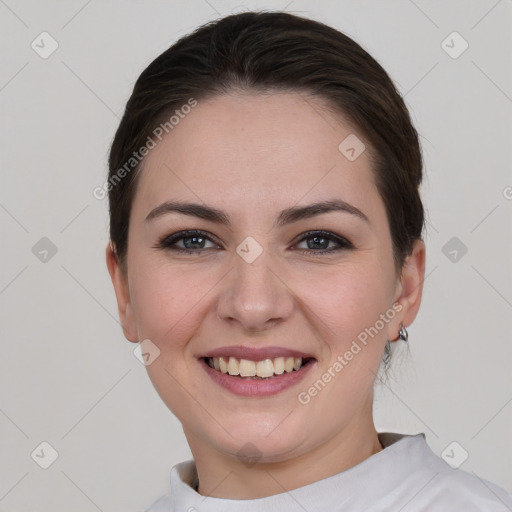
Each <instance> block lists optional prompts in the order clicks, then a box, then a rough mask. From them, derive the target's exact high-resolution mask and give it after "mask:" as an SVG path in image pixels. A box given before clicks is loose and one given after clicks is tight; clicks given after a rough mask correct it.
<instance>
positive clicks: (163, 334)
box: [132, 264, 215, 355]
mask: <svg viewBox="0 0 512 512" xmlns="http://www.w3.org/2000/svg"><path fill="white" fill-rule="evenodd" d="M132 282H133V290H134V293H133V296H132V303H133V307H134V311H135V316H136V321H137V326H138V330H139V336H143V337H144V338H149V339H150V340H151V341H153V342H154V343H155V344H156V345H157V346H158V347H159V348H160V350H161V351H162V353H163V355H165V353H166V352H172V351H176V350H182V349H183V347H184V346H185V345H186V341H187V340H188V339H189V338H190V336H191V335H192V332H193V330H194V328H195V327H197V324H198V322H199V320H198V315H200V314H201V311H204V307H205V304H206V303H207V301H208V291H209V290H211V289H212V288H213V285H214V283H215V279H214V278H213V277H212V275H211V273H210V274H209V275H208V274H207V273H205V272H201V271H198V270H197V269H193V268H185V267H182V268H180V267H177V266H171V265H162V264H158V265H153V266H151V265H147V266H145V268H144V269H143V270H141V271H140V272H138V273H137V274H136V275H135V276H134V278H133V280H132ZM194 326H195V327H194ZM141 339H142V338H141Z"/></svg>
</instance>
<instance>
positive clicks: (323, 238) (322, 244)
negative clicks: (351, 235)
mask: <svg viewBox="0 0 512 512" xmlns="http://www.w3.org/2000/svg"><path fill="white" fill-rule="evenodd" d="M301 244H303V246H302V247H300V245H301ZM304 245H305V246H304ZM296 247H297V249H299V250H302V251H304V252H306V253H320V254H322V253H332V252H336V251H341V250H344V249H345V250H347V249H353V248H354V246H353V245H352V243H350V242H349V241H348V240H346V239H345V238H342V237H340V236H338V235H335V234H334V233H331V232H329V231H309V232H308V233H304V234H303V235H302V238H301V239H300V241H299V243H298V244H297V245H296Z"/></svg>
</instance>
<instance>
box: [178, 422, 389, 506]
mask: <svg viewBox="0 0 512 512" xmlns="http://www.w3.org/2000/svg"><path fill="white" fill-rule="evenodd" d="M370 420H371V421H367V422H366V423H365V424H361V422H358V423H357V424H354V425H348V426H347V427H346V428H345V429H344V430H342V431H340V432H338V433H337V434H336V435H334V436H333V437H331V438H330V439H328V440H327V441H326V442H324V443H323V444H320V445H318V446H316V447H315V449H313V450H310V451H309V452H307V453H302V454H300V455H297V456H295V457H293V458H290V459H287V460H283V461H279V462H257V463H255V464H248V463H246V464H244V463H242V462H241V461H240V460H239V459H238V458H236V457H233V456H230V455H226V454H221V453H219V452H218V451H217V450H214V449H213V448H210V449H208V448H209V447H205V446H202V445H201V444H200V443H198V442H196V441H197V438H194V436H193V435H191V433H190V432H185V434H186V436H187V439H188V441H189V444H190V448H191V451H192V454H193V456H194V461H195V464H196V468H197V473H198V477H199V487H198V489H197V491H198V493H199V494H201V495H203V496H210V497H214V498H224V499H239V500H244V499H256V498H263V497H266V496H272V495H274V494H280V493H283V492H287V491H290V490H293V489H296V488H298V487H302V486H305V485H308V484H311V483H313V482H317V481H319V480H323V479H324V478H328V477H329V476H332V475H335V474H337V473H340V472H342V471H345V470H347V469H349V468H351V467H353V466H355V465H357V464H359V463H361V462H362V461H364V460H365V459H367V458H368V457H370V456H371V455H374V454H375V453H378V452H380V451H381V450H382V449H383V448H382V446H381V444H380V441H379V439H378V434H377V431H376V430H375V426H374V424H373V419H372V418H371V417H370Z"/></svg>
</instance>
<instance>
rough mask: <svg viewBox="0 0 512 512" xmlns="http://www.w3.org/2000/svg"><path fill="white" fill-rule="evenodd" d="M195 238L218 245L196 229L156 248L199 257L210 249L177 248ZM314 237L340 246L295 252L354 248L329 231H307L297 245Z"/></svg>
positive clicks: (170, 239) (321, 253) (162, 242)
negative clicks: (181, 242)
mask: <svg viewBox="0 0 512 512" xmlns="http://www.w3.org/2000/svg"><path fill="white" fill-rule="evenodd" d="M194 237H197V238H202V239H206V240H208V241H210V242H213V243H216V242H215V241H214V240H212V238H211V237H210V235H209V234H208V233H207V232H205V231H201V230H195V229H194V230H187V231H180V232H178V233H174V234H172V235H169V236H166V237H164V238H163V239H162V240H160V241H159V242H158V244H157V246H156V248H159V249H165V250H171V251H175V252H178V253H180V254H195V255H198V254H200V253H201V252H202V251H206V250H208V249H210V248H203V249H196V250H191V249H184V248H181V247H176V243H177V242H179V241H180V240H183V239H187V238H194ZM314 237H321V238H323V239H326V240H328V241H331V242H335V243H337V244H338V247H335V248H331V249H320V250H315V249H294V251H301V252H302V253H303V254H307V255H311V254H315V255H316V254H319V255H324V254H330V253H334V252H338V251H342V250H350V249H353V248H354V246H353V245H352V243H351V242H349V241H348V240H346V239H345V238H342V237H340V236H338V235H335V234H334V233H331V232H329V231H323V230H316V231H307V232H306V233H303V234H302V235H301V238H300V239H299V240H298V241H297V242H296V244H299V243H301V242H304V241H305V240H308V239H310V238H314ZM217 245H218V244H217Z"/></svg>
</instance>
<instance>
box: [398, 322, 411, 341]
mask: <svg viewBox="0 0 512 512" xmlns="http://www.w3.org/2000/svg"><path fill="white" fill-rule="evenodd" d="M397 339H401V340H402V341H405V342H407V340H408V339H409V333H408V332H407V329H406V328H405V327H404V324H402V323H400V331H399V332H398V338H397Z"/></svg>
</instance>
